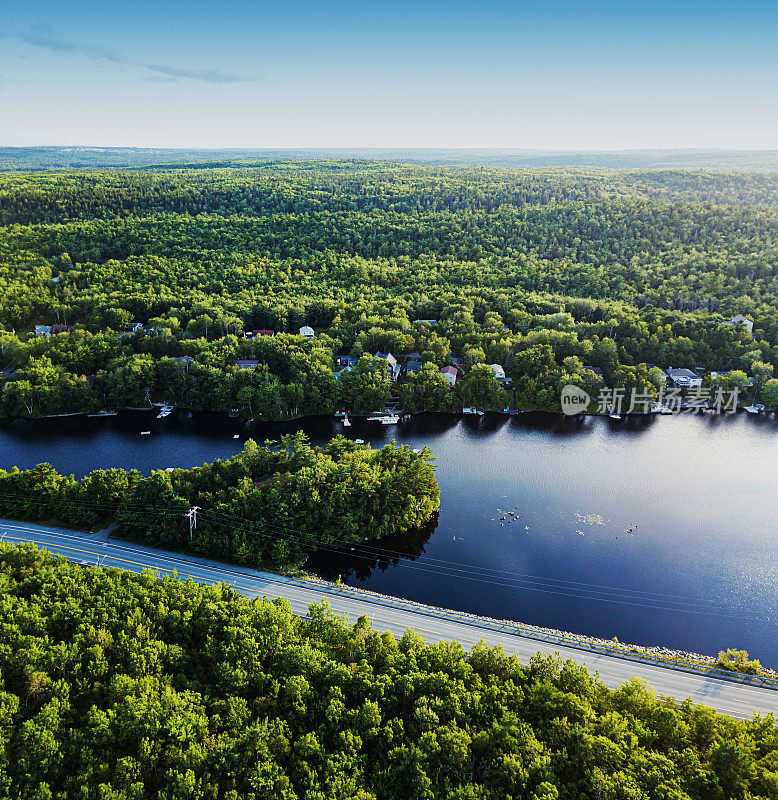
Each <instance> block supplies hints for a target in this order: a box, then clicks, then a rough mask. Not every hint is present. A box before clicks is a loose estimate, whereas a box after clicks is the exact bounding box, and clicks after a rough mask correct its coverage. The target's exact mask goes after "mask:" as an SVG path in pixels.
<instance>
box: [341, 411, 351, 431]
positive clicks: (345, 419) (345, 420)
mask: <svg viewBox="0 0 778 800" xmlns="http://www.w3.org/2000/svg"><path fill="white" fill-rule="evenodd" d="M343 427H344V428H350V427H351V420H350V419H349V418H348V414H344V415H343Z"/></svg>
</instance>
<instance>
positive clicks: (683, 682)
mask: <svg viewBox="0 0 778 800" xmlns="http://www.w3.org/2000/svg"><path fill="white" fill-rule="evenodd" d="M0 537H2V539H3V540H4V541H7V542H9V543H11V544H16V543H18V542H30V543H33V544H35V545H37V546H38V547H41V548H45V549H47V550H49V551H50V552H52V553H57V554H61V555H63V556H66V557H67V558H70V559H72V560H76V561H80V560H83V561H87V562H89V563H90V564H95V565H96V564H98V563H99V564H100V565H101V566H106V567H117V568H122V569H127V570H132V571H135V572H141V571H142V570H144V569H152V570H155V571H156V572H158V573H159V574H160V575H169V574H171V573H172V572H176V573H177V574H178V576H179V577H181V578H192V580H195V581H197V582H199V583H206V584H215V583H222V582H223V583H228V584H231V585H233V586H234V588H235V589H236V590H238V591H240V592H241V593H242V594H244V595H246V596H247V597H252V598H253V597H263V596H265V597H267V598H269V599H274V598H277V597H283V598H285V599H287V600H288V601H289V602H290V604H291V606H292V609H293V610H294V611H295V613H297V614H300V615H304V614H306V612H307V610H308V606H309V605H310V604H311V603H316V602H320V601H321V600H322V598H326V599H327V600H328V601H329V603H330V605H331V606H332V608H333V610H335V611H336V612H338V613H341V614H347V615H348V616H349V618H350V619H351V620H352V621H355V620H356V619H357V618H358V617H359V616H362V615H364V616H367V617H369V618H370V619H371V621H372V624H373V627H374V629H376V630H381V631H383V630H388V631H390V632H391V633H393V634H394V635H395V636H398V637H399V636H401V635H402V634H403V633H404V632H405V630H407V629H408V628H410V629H413V630H415V631H417V632H418V633H420V634H421V635H422V636H423V637H424V638H425V639H426V640H427V641H429V642H437V641H440V640H443V639H453V640H456V641H458V642H460V644H462V646H463V647H465V649H468V648H469V647H470V646H472V645H473V644H475V643H477V642H478V641H480V640H481V639H483V640H484V641H485V642H486V643H487V644H490V645H501V646H502V647H503V649H504V650H505V651H506V652H507V653H516V654H517V655H518V656H519V657H520V658H521V659H522V661H525V662H526V661H527V660H528V659H529V658H530V656H531V655H532V654H533V653H536V652H541V653H559V654H560V655H561V656H562V657H563V658H569V659H572V660H573V661H575V662H577V663H579V664H583V665H584V666H585V667H587V669H589V670H590V671H592V672H597V673H598V674H599V676H600V679H601V680H602V681H603V683H605V684H606V685H607V686H610V687H612V688H615V687H617V686H619V685H620V684H622V683H623V682H624V681H626V680H628V679H629V677H630V676H632V675H635V676H637V677H639V678H642V679H644V680H645V681H647V682H648V683H649V684H650V685H651V686H652V687H653V688H654V689H655V690H656V691H657V692H658V693H659V694H663V695H668V696H671V697H675V698H677V699H679V700H684V699H686V698H687V697H691V698H692V700H694V701H695V702H699V703H704V704H705V705H707V706H710V707H712V708H715V709H717V710H718V711H721V712H723V713H726V714H729V715H731V716H733V717H739V718H743V717H747V716H750V715H751V714H752V713H753V712H760V713H762V714H767V713H770V712H775V711H777V710H778V691H776V690H773V689H769V688H762V687H757V686H751V685H748V684H740V683H733V682H731V681H726V680H720V679H718V678H715V677H710V676H706V675H699V674H694V673H689V672H683V671H679V670H676V669H671V668H668V667H663V666H662V665H660V664H646V663H636V662H634V661H630V660H627V659H623V658H619V657H618V656H613V655H604V654H600V653H594V652H587V651H585V650H582V649H578V648H576V647H570V646H564V645H559V644H556V643H552V642H544V641H539V640H537V639H534V638H531V637H529V636H522V635H521V634H520V633H516V632H511V631H500V630H492V629H489V628H487V627H480V626H479V625H478V624H477V622H476V621H475V620H474V621H472V622H469V621H467V620H466V619H461V618H449V617H448V616H446V615H445V614H442V613H441V612H440V611H439V610H436V609H432V608H429V607H427V606H421V605H417V604H410V603H405V602H398V603H397V605H393V604H390V603H389V601H388V599H387V602H383V601H381V600H380V599H379V598H375V599H371V596H370V595H369V594H365V595H363V596H355V595H357V594H358V593H356V592H346V593H341V592H339V591H337V590H335V589H334V587H333V589H332V590H330V589H328V587H327V586H323V585H321V584H317V583H313V584H311V583H310V582H306V581H300V580H294V579H290V578H284V577H281V576H278V575H273V574H271V573H265V572H258V571H256V570H251V569H247V568H243V567H238V566H232V565H229V564H223V563H219V562H215V561H210V560H207V559H201V558H195V557H192V556H181V555H178V554H175V553H168V552H165V551H162V550H156V549H153V548H149V547H143V546H141V545H136V544H131V543H128V542H120V541H115V540H109V539H108V538H107V537H106V535H105V534H85V533H75V532H73V531H67V530H64V529H60V528H50V527H44V526H40V525H31V524H28V523H19V522H11V521H6V520H0ZM397 606H400V607H397Z"/></svg>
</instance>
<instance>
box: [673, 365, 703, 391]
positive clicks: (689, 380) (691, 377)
mask: <svg viewBox="0 0 778 800" xmlns="http://www.w3.org/2000/svg"><path fill="white" fill-rule="evenodd" d="M667 377H668V379H669V380H670V382H671V383H672V384H673V386H676V387H678V388H679V389H688V388H693V387H697V386H702V378H701V377H700V376H699V375H698V374H697V373H696V372H692V370H690V369H673V368H672V367H670V369H668V370H667Z"/></svg>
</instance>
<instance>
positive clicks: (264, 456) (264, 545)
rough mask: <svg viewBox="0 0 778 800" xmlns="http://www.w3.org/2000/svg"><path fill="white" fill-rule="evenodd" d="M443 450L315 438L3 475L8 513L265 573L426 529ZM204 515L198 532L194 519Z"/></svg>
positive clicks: (0, 482) (0, 486)
mask: <svg viewBox="0 0 778 800" xmlns="http://www.w3.org/2000/svg"><path fill="white" fill-rule="evenodd" d="M431 462H432V453H431V451H430V450H429V448H426V447H425V448H424V449H423V450H421V451H420V452H419V453H416V452H414V451H412V450H411V449H410V448H409V447H407V446H406V445H403V446H401V447H398V446H395V445H394V444H390V445H386V446H385V447H383V448H381V449H380V450H373V449H371V448H370V447H369V446H366V445H359V444H356V443H355V442H352V441H350V440H348V439H345V438H343V437H340V436H339V437H336V438H335V439H333V440H332V441H331V442H329V443H328V444H327V445H325V446H324V447H321V448H319V447H315V448H314V447H311V446H310V445H309V444H308V441H307V439H306V437H305V435H304V434H302V433H296V434H294V435H290V436H285V437H282V439H281V441H280V442H279V443H276V444H275V445H274V446H272V447H258V446H257V444H256V443H255V442H253V441H251V440H249V441H248V442H246V444H245V446H244V449H243V451H242V452H241V453H238V454H237V455H235V456H233V457H232V458H230V459H228V460H226V461H215V462H213V463H212V464H206V465H204V466H202V467H195V468H194V469H188V470H187V469H171V470H158V471H155V472H153V473H152V474H151V475H150V476H148V477H143V476H141V474H140V473H139V472H138V471H137V470H130V471H127V470H123V469H116V468H114V469H101V470H95V471H94V472H91V473H90V474H89V475H87V476H86V477H84V478H83V479H81V480H80V481H79V480H75V479H74V478H73V476H72V475H71V476H69V477H66V476H63V475H59V474H58V473H57V472H56V470H54V469H53V467H51V466H50V465H49V464H39V465H38V466H37V467H35V468H34V469H32V470H27V471H20V470H18V469H16V468H14V469H12V470H10V471H5V470H0V517H7V518H12V519H22V520H30V521H55V522H61V523H65V524H67V525H70V526H73V527H77V528H94V527H96V526H98V525H105V524H107V523H108V522H111V521H113V522H115V523H117V525H116V529H115V531H114V535H118V536H125V537H129V538H132V539H135V540H137V541H142V542H144V543H146V544H151V545H157V546H160V547H164V548H168V549H174V550H179V551H181V550H187V551H190V552H193V553H197V554H198V555H207V556H209V557H211V558H217V559H224V560H228V561H233V562H237V563H242V564H247V565H250V566H253V567H267V568H288V567H293V566H295V565H296V564H298V563H299V562H300V561H302V560H303V559H304V557H305V554H306V553H308V552H311V551H312V550H315V549H317V548H320V547H326V546H332V545H344V544H350V543H356V542H361V541H362V540H363V539H365V538H370V539H374V538H378V537H380V536H383V535H385V534H387V533H394V532H400V531H405V530H408V529H410V528H413V527H415V526H418V525H420V524H422V523H423V522H426V521H427V520H428V519H430V517H432V515H433V514H435V513H436V512H437V510H438V508H439V505H440V490H439V488H438V484H437V481H436V480H435V471H434V466H433V465H432V463H431ZM193 506H197V507H198V508H199V513H198V515H197V526H196V528H193V529H190V525H189V522H188V518H187V517H186V513H187V512H188V510H189V509H190V508H192V507H193Z"/></svg>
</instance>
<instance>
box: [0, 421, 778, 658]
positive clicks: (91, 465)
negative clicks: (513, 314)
mask: <svg viewBox="0 0 778 800" xmlns="http://www.w3.org/2000/svg"><path fill="white" fill-rule="evenodd" d="M143 430H150V431H151V434H150V435H148V436H141V435H140V432H141V431H143ZM295 430H303V431H305V432H306V433H307V434H308V436H309V437H310V439H311V441H312V442H313V443H314V444H321V443H323V442H326V441H328V440H329V439H330V438H331V437H332V436H333V435H335V434H339V433H342V434H345V435H347V436H349V437H350V438H352V439H356V438H360V439H364V440H366V441H368V442H370V444H371V445H372V446H373V447H380V446H382V445H383V444H385V443H387V442H389V441H391V440H392V439H395V440H396V441H397V442H399V443H403V444H407V445H408V446H410V447H413V448H421V447H423V446H424V445H429V446H430V447H431V448H432V449H433V451H434V454H435V457H436V460H437V476H438V482H439V483H440V487H441V510H440V516H439V519H438V520H436V522H435V523H433V524H431V525H429V526H427V527H425V528H424V529H422V530H418V531H413V532H409V533H407V534H402V535H395V536H391V537H387V538H385V539H383V540H381V541H380V542H377V543H364V544H362V545H360V549H359V550H357V549H356V548H355V550H354V551H351V550H350V549H348V550H343V549H341V551H339V552H337V553H332V552H327V553H315V554H312V555H311V558H310V560H309V562H308V564H307V565H306V568H307V569H309V570H310V571H312V572H316V573H317V574H320V575H322V576H325V577H328V578H333V579H334V578H337V577H338V575H341V576H342V577H343V579H344V580H346V581H348V582H350V583H357V584H359V585H361V586H364V587H365V588H369V589H373V590H376V591H384V592H387V593H390V594H395V595H399V596H404V597H408V598H410V599H414V600H418V601H421V602H429V603H433V604H435V605H441V606H447V607H450V608H457V609H461V610H465V611H473V612H477V613H484V614H490V615H493V616H498V617H505V618H513V619H518V620H522V621H525V622H529V623H533V624H538V625H546V626H549V627H556V628H563V629H565V630H572V631H576V632H580V633H590V634H595V635H599V636H605V637H612V636H614V635H616V636H618V637H619V639H621V640H622V641H634V642H638V643H644V644H665V645H667V646H673V647H680V648H686V649H694V650H698V651H701V652H708V653H715V652H717V651H718V650H720V649H724V648H726V647H733V646H737V647H739V648H744V649H747V650H749V651H750V652H752V654H753V655H755V656H757V657H759V658H761V660H762V661H763V663H766V664H772V665H776V664H778V626H777V625H776V622H777V621H778V547H776V545H777V544H778V523H776V508H778V447H776V443H778V438H776V437H777V436H778V415H759V416H752V415H748V414H745V413H742V414H738V415H719V416H714V415H712V414H711V415H692V414H683V415H679V416H673V417H667V416H662V417H657V416H643V417H631V418H625V419H622V420H610V419H601V418H594V417H570V418H563V417H560V416H557V415H551V414H539V413H530V414H520V415H516V416H513V417H506V416H501V415H496V414H487V415H485V416H483V417H465V418H462V417H458V416H453V415H447V414H424V415H418V416H415V417H413V418H411V419H409V420H407V421H404V422H403V423H401V424H400V425H397V426H392V427H390V428H384V427H382V426H381V425H379V424H376V423H368V422H366V421H364V420H354V424H353V426H352V427H351V428H346V429H344V428H343V427H342V424H341V423H340V422H339V421H337V420H335V419H334V418H332V417H314V418H310V419H306V420H303V421H300V422H293V423H252V424H246V423H244V422H242V421H240V420H236V419H227V418H225V417H223V416H218V415H208V414H195V415H193V416H192V418H188V416H187V415H186V414H179V415H178V416H174V417H170V418H168V419H166V420H156V419H155V418H154V417H153V415H150V414H144V413H135V414H123V415H120V416H118V417H115V418H111V419H103V420H86V419H79V418H66V419H59V420H50V421H41V422H8V421H6V422H3V423H0V467H4V468H8V467H10V466H12V465H17V466H19V467H21V468H30V467H32V466H34V465H35V464H37V463H39V462H41V461H48V462H50V463H52V464H53V465H54V466H55V467H57V469H59V470H60V471H61V472H64V473H65V474H70V473H73V474H75V475H76V476H81V475H83V474H85V473H87V472H89V471H90V470H92V469H97V468H100V467H110V466H121V467H125V468H136V469H139V470H140V471H141V472H143V473H148V472H150V471H151V470H152V469H159V468H164V467H168V466H181V467H191V466H194V465H198V464H202V463H204V462H207V461H213V460H214V459H216V458H228V457H229V456H230V455H232V454H234V453H235V452H237V451H238V450H240V449H241V448H242V446H243V442H244V441H245V440H246V439H247V438H249V437H251V438H253V439H255V440H256V441H258V442H264V441H265V440H266V439H273V440H277V439H278V438H279V437H280V436H282V435H283V434H285V433H291V432H293V431H295ZM236 436H237V438H234V437H236ZM508 510H512V511H514V516H513V517H511V521H509V520H508V519H507V518H506V519H504V520H501V515H502V514H503V513H505V512H506V511H508ZM516 514H518V515H519V518H517V517H516V516H515V515H516ZM366 533H369V532H366ZM598 587H599V588H598Z"/></svg>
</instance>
